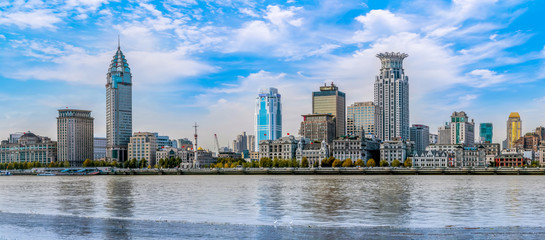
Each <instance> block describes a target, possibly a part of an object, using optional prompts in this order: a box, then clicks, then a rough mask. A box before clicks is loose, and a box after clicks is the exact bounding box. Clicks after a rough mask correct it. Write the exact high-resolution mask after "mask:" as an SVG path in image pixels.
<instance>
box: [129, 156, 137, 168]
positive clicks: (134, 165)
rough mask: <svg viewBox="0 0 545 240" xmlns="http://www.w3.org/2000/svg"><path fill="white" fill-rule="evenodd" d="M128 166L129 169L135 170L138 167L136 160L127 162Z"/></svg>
mask: <svg viewBox="0 0 545 240" xmlns="http://www.w3.org/2000/svg"><path fill="white" fill-rule="evenodd" d="M128 165H129V166H128V167H129V168H136V167H137V166H138V161H137V160H136V158H133V159H131V160H130V161H129V164H128Z"/></svg>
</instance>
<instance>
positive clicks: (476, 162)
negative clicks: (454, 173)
mask: <svg viewBox="0 0 545 240" xmlns="http://www.w3.org/2000/svg"><path fill="white" fill-rule="evenodd" d="M454 154H455V158H454V162H450V163H449V166H451V167H486V166H487V162H486V153H485V148H484V147H483V146H477V147H462V146H459V147H458V148H457V149H456V150H455V151H454Z"/></svg>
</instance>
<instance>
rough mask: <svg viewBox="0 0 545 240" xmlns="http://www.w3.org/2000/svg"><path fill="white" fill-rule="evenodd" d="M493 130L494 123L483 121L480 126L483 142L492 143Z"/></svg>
mask: <svg viewBox="0 0 545 240" xmlns="http://www.w3.org/2000/svg"><path fill="white" fill-rule="evenodd" d="M492 130H493V127H492V123H481V125H480V128H479V137H481V140H482V141H483V143H487V142H488V143H492V135H493V133H492V132H493V131H492Z"/></svg>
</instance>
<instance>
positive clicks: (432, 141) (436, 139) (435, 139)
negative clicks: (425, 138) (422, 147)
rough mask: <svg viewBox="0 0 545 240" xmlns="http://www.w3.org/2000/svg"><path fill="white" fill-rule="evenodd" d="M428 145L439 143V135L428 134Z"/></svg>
mask: <svg viewBox="0 0 545 240" xmlns="http://www.w3.org/2000/svg"><path fill="white" fill-rule="evenodd" d="M429 139H430V140H429V144H437V143H438V142H439V135H437V134H433V133H430V137H429Z"/></svg>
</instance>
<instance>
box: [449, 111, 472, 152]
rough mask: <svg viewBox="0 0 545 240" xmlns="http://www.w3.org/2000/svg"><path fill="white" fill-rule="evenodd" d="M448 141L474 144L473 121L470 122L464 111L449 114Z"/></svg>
mask: <svg viewBox="0 0 545 240" xmlns="http://www.w3.org/2000/svg"><path fill="white" fill-rule="evenodd" d="M450 143H451V144H463V145H464V146H466V147H472V146H473V145H474V144H475V122H473V120H472V121H471V122H470V121H469V118H468V117H467V114H466V113H465V112H463V111H462V112H454V113H452V115H451V116H450Z"/></svg>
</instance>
